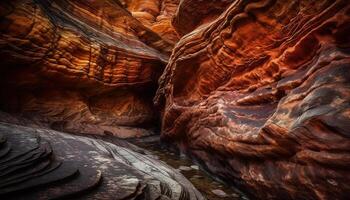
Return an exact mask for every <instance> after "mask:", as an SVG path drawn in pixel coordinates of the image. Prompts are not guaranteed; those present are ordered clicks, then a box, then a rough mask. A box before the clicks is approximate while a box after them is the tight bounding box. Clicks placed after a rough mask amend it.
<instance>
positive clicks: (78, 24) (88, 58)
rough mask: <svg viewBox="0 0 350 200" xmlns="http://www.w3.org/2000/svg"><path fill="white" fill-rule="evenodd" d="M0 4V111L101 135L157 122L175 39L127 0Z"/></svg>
mask: <svg viewBox="0 0 350 200" xmlns="http://www.w3.org/2000/svg"><path fill="white" fill-rule="evenodd" d="M0 9H1V24H0V32H1V34H0V58H1V60H2V63H1V69H0V70H1V85H2V88H1V108H2V109H4V110H6V111H12V112H16V113H22V114H25V115H29V116H30V118H33V119H36V120H37V121H43V122H45V123H49V124H55V126H56V124H60V126H59V127H62V130H65V131H73V132H74V131H75V130H80V131H85V132H87V133H97V134H103V132H105V131H108V132H112V133H114V134H116V135H118V133H117V130H115V129H114V127H116V126H119V125H120V126H140V127H142V126H144V125H145V124H151V122H153V121H155V118H156V115H155V113H154V110H153V105H152V98H153V95H154V92H155V90H156V81H157V79H158V77H159V76H160V74H161V72H162V70H163V67H164V65H165V63H166V62H167V59H168V56H169V53H170V51H171V50H172V44H171V43H170V42H168V41H166V40H164V39H163V38H162V37H161V36H159V35H158V34H157V33H155V32H154V31H152V30H151V29H149V28H147V26H145V25H143V24H142V23H141V22H140V21H139V20H137V19H136V18H134V17H133V16H132V15H131V13H130V12H129V11H127V10H126V9H125V8H124V6H123V5H122V3H120V2H118V1H114V0H101V1H83V0H81V1H80V0H79V1H65V0H64V1H49V0H35V1H32V0H20V1H3V2H1V3H0ZM56 127H58V126H56ZM82 127H84V130H81V129H82Z"/></svg>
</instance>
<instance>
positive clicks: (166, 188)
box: [0, 123, 204, 200]
mask: <svg viewBox="0 0 350 200" xmlns="http://www.w3.org/2000/svg"><path fill="white" fill-rule="evenodd" d="M0 168H1V172H0V177H1V179H0V197H1V199H16V200H17V199H63V198H64V199H123V200H125V199H150V200H156V199H164V200H170V199H174V200H197V199H198V200H199V199H204V198H203V197H202V196H201V195H200V194H199V192H198V191H197V190H196V189H195V188H194V187H193V186H192V185H191V184H190V183H189V182H188V181H187V180H186V179H185V178H184V177H183V176H182V175H181V174H180V173H179V172H176V171H175V170H174V169H172V168H170V167H169V166H167V165H166V164H164V163H162V162H159V161H156V160H154V159H152V158H150V157H149V156H146V155H142V154H139V153H136V152H134V151H132V150H130V149H128V148H124V147H120V146H116V145H113V144H111V143H108V142H103V141H102V140H96V139H89V138H85V137H79V136H72V135H67V134H65V133H61V132H57V131H52V130H48V129H35V128H30V127H24V126H16V125H9V124H6V123H0Z"/></svg>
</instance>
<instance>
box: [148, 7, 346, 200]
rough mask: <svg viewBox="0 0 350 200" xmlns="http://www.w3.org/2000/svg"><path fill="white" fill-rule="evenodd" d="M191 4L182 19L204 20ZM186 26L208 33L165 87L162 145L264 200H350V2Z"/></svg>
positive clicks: (172, 69)
mask: <svg viewBox="0 0 350 200" xmlns="http://www.w3.org/2000/svg"><path fill="white" fill-rule="evenodd" d="M186 2H189V1H185V0H184V1H182V4H181V3H180V7H179V10H178V13H180V14H178V15H177V17H178V18H180V19H181V16H183V17H186V16H196V15H200V14H197V13H200V12H201V11H198V12H196V13H193V12H191V10H192V9H193V8H191V7H190V6H191V4H185V3H186ZM211 2H212V1H208V5H210V3H211ZM222 2H223V1H222ZM201 4H206V3H205V2H204V1H202V2H201ZM181 5H183V6H187V7H185V8H182V7H181ZM201 7H204V8H205V7H206V6H201ZM203 12H206V11H203ZM180 19H178V20H177V21H174V23H175V22H176V23H175V27H176V30H180V33H181V34H184V33H187V32H188V31H191V30H192V29H193V28H195V27H197V26H198V25H200V24H203V25H201V26H199V27H197V28H196V29H194V30H193V31H192V32H190V33H188V34H187V35H185V36H184V37H183V38H181V39H180V41H179V43H178V44H177V45H176V47H175V49H174V51H173V54H172V56H171V58H170V61H169V64H168V66H167V67H166V70H165V72H164V74H163V75H162V77H161V79H160V87H159V90H158V92H157V95H156V97H155V103H156V104H157V105H158V106H160V107H164V111H163V113H162V138H163V140H165V141H168V142H172V143H176V144H177V145H178V146H179V147H180V148H181V149H182V150H183V151H186V152H187V153H189V154H191V155H192V156H193V157H195V158H197V159H198V160H199V161H201V162H202V163H203V164H204V165H205V166H206V167H207V168H208V170H209V171H210V172H212V173H213V174H215V175H217V176H219V177H221V178H222V179H225V180H227V181H230V182H234V183H235V184H236V185H238V186H241V188H243V189H245V191H247V192H249V193H250V194H251V196H253V197H255V198H258V199H333V198H334V199H347V198H348V197H349V194H350V186H349V184H348V183H349V182H350V171H349V166H350V132H349V131H350V106H349V105H350V104H349V103H350V87H349V86H350V76H349V74H350V67H349V65H350V34H349V32H350V5H349V2H348V1H346V0H336V1H332V0H322V1H319V0H305V1H304V0H297V1H295V0H286V1H275V0H261V1H244V0H242V1H240V0H237V1H233V2H232V3H231V4H230V5H229V6H228V8H227V9H226V10H225V11H224V12H223V13H222V14H221V15H220V16H219V17H217V18H216V19H215V20H212V21H210V20H209V22H206V23H202V22H201V20H202V19H200V20H198V21H196V23H195V24H189V25H188V26H185V25H184V23H183V22H181V20H180ZM182 20H183V21H186V19H182ZM203 20H204V22H205V21H206V19H205V18H203Z"/></svg>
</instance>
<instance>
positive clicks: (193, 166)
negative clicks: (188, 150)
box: [191, 165, 199, 170]
mask: <svg viewBox="0 0 350 200" xmlns="http://www.w3.org/2000/svg"><path fill="white" fill-rule="evenodd" d="M191 168H192V169H195V170H199V167H198V166H197V165H191Z"/></svg>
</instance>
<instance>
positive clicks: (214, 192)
mask: <svg viewBox="0 0 350 200" xmlns="http://www.w3.org/2000/svg"><path fill="white" fill-rule="evenodd" d="M211 192H212V193H213V194H215V195H216V196H219V197H227V194H226V192H224V191H222V190H212V191H211Z"/></svg>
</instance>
